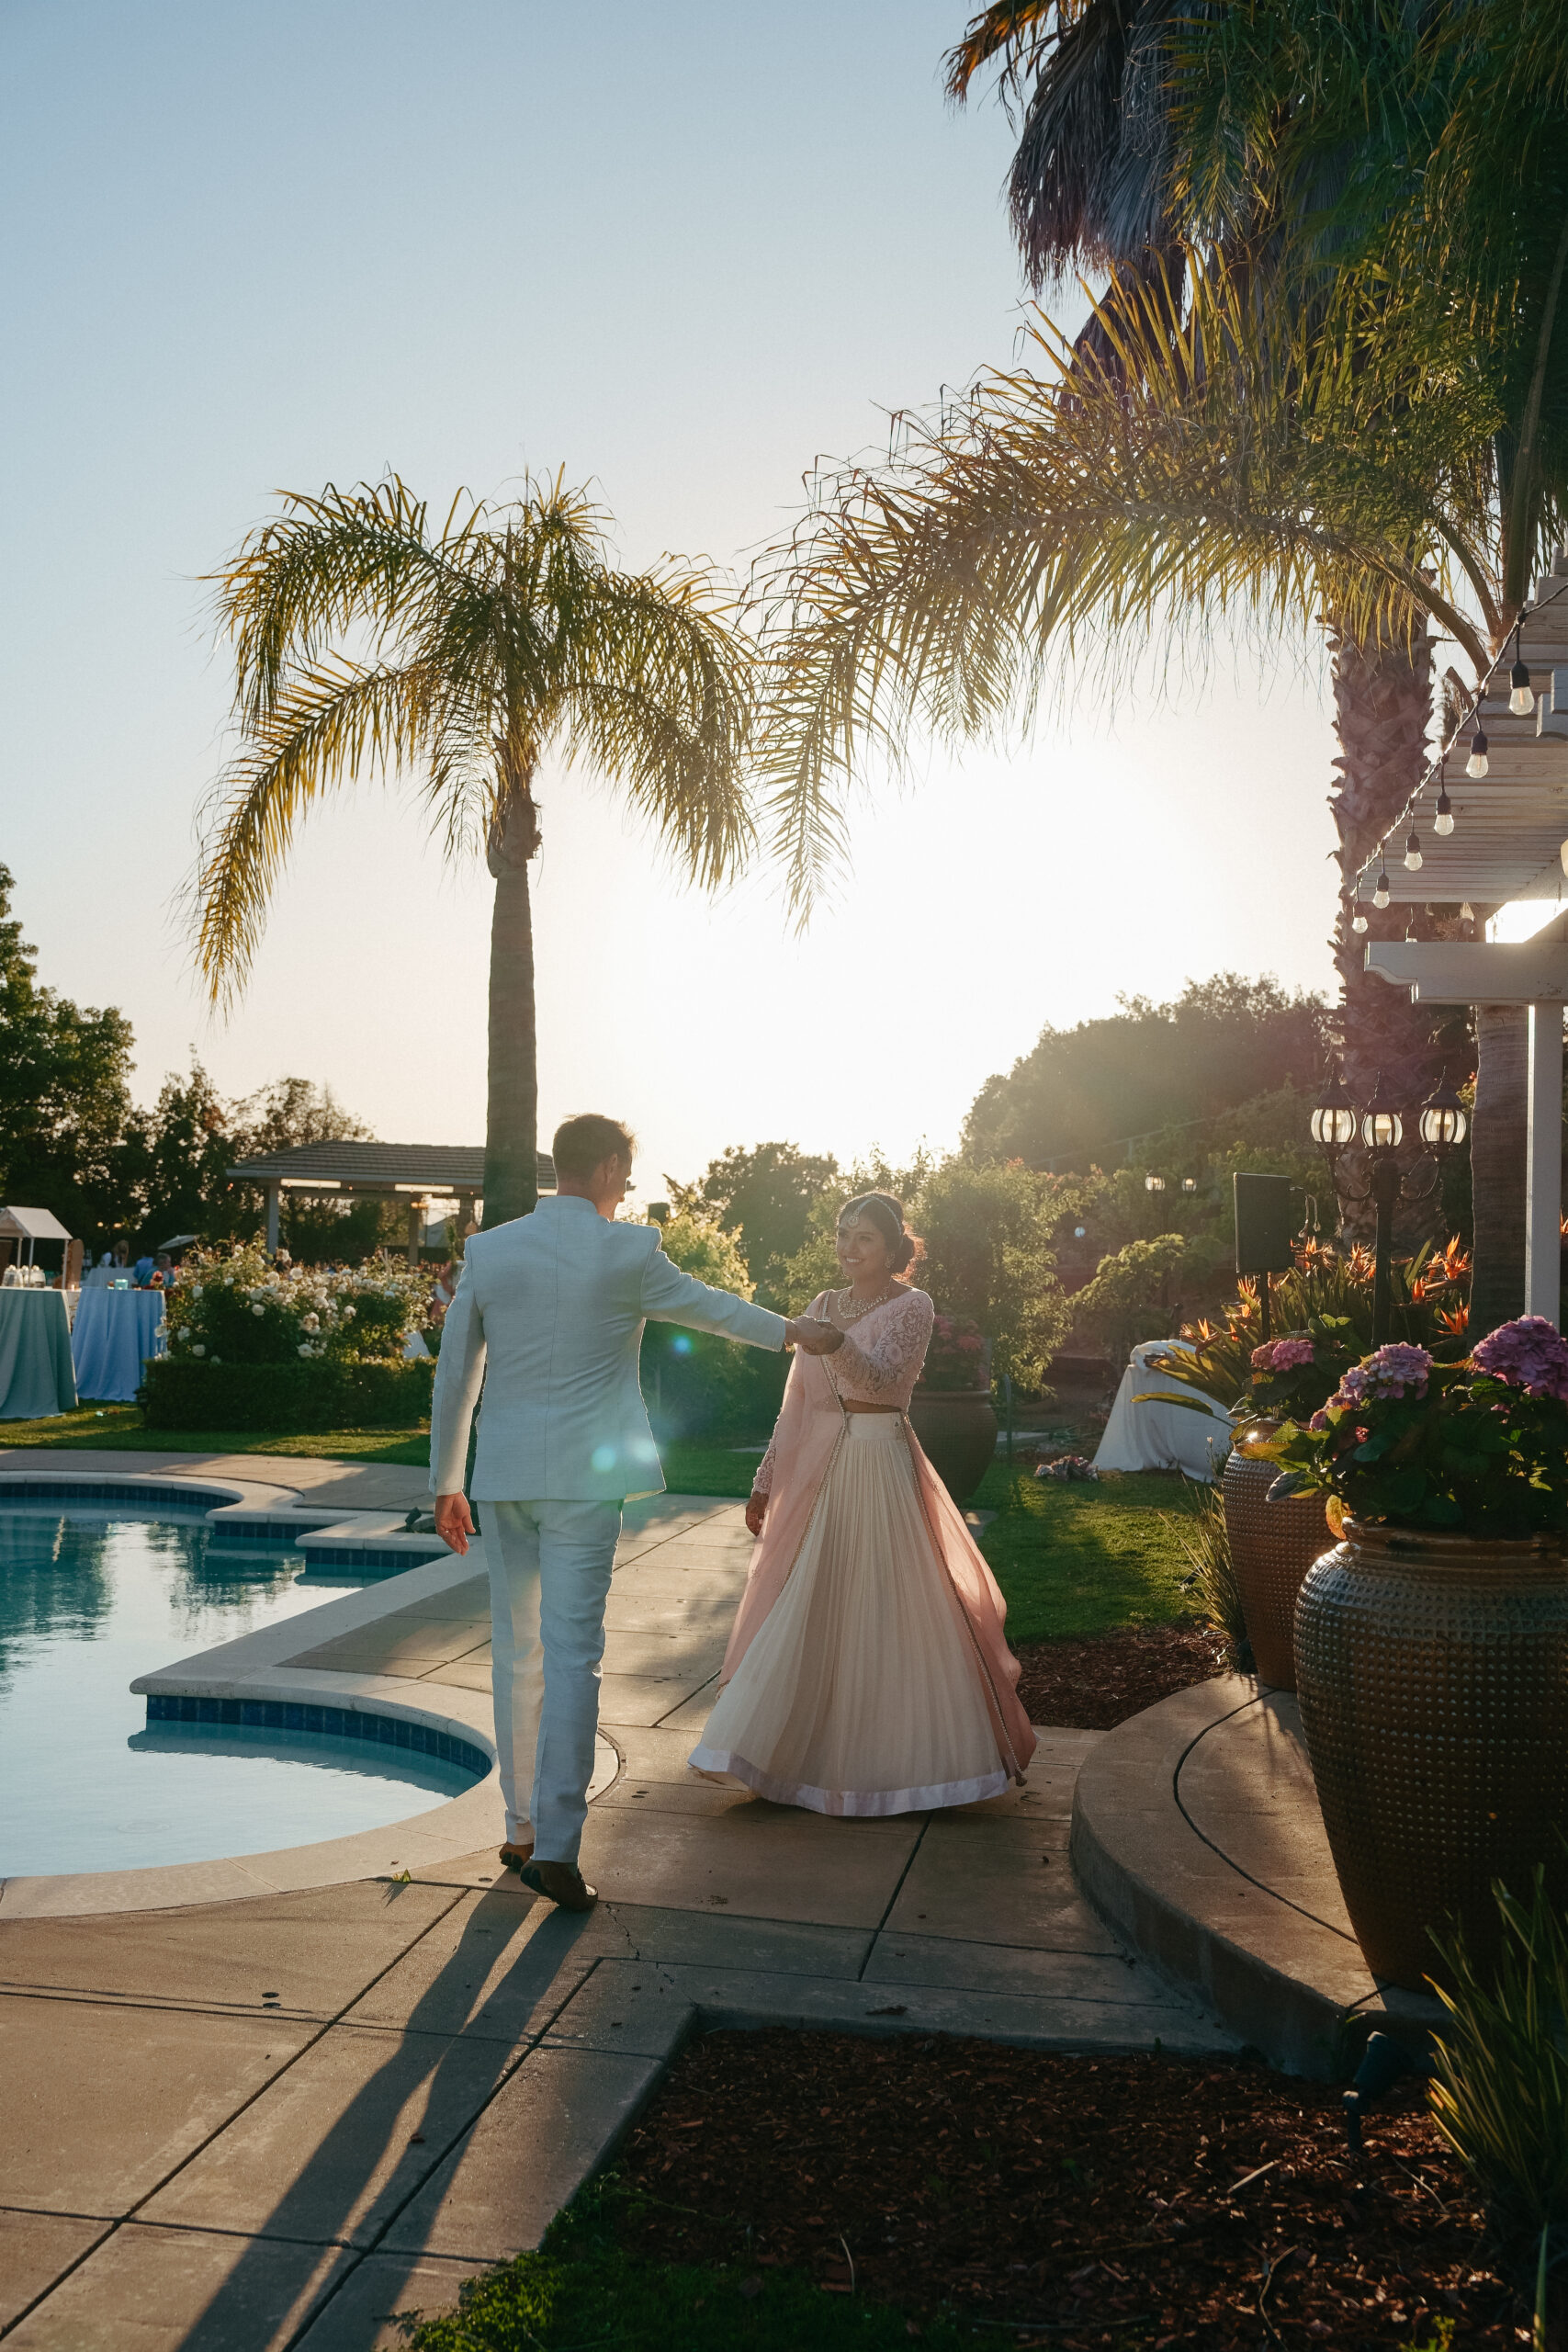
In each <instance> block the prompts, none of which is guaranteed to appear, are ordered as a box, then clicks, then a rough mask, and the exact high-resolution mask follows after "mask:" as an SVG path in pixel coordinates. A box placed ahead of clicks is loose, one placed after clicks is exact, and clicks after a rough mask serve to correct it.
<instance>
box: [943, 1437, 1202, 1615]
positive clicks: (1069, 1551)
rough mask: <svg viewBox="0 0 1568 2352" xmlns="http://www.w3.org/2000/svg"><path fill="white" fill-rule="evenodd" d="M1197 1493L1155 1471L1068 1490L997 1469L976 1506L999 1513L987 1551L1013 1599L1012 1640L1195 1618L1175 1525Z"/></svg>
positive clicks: (983, 1545)
mask: <svg viewBox="0 0 1568 2352" xmlns="http://www.w3.org/2000/svg"><path fill="white" fill-rule="evenodd" d="M1198 1491H1199V1490H1198V1489H1197V1488H1195V1487H1191V1486H1190V1485H1189V1484H1188V1482H1187V1481H1186V1480H1185V1479H1183V1478H1171V1477H1160V1476H1152V1475H1150V1474H1148V1473H1146V1472H1129V1473H1126V1474H1122V1473H1116V1472H1113V1473H1111V1475H1110V1476H1107V1477H1105V1478H1102V1479H1101V1480H1100V1483H1099V1485H1098V1486H1096V1485H1092V1484H1090V1483H1089V1481H1088V1480H1086V1481H1085V1482H1084V1484H1083V1485H1081V1486H1078V1485H1070V1486H1067V1485H1062V1486H1059V1485H1058V1484H1057V1483H1056V1481H1055V1479H1053V1478H1036V1477H1034V1476H1032V1474H1031V1473H1027V1472H1019V1473H1017V1474H1010V1473H1009V1472H1008V1470H1007V1469H1006V1468H1005V1467H1004V1466H1002V1465H1001V1464H993V1466H992V1467H991V1469H989V1470H988V1471H987V1473H986V1476H985V1478H984V1480H983V1482H982V1484H981V1487H980V1491H979V1493H978V1495H977V1496H976V1503H977V1504H978V1505H979V1506H980V1507H981V1508H982V1509H987V1510H994V1511H996V1512H997V1514H998V1516H997V1517H996V1518H995V1519H994V1520H992V1521H991V1523H990V1525H989V1526H988V1527H987V1528H986V1529H985V1530H984V1531H983V1532H982V1533H981V1536H980V1549H981V1551H982V1552H984V1554H985V1555H986V1557H987V1560H988V1561H989V1562H990V1564H991V1571H992V1574H993V1575H994V1576H995V1577H996V1579H997V1582H998V1584H999V1585H1000V1587H1001V1589H1002V1591H1003V1593H1004V1595H1005V1596H1006V1599H1007V1604H1008V1638H1009V1640H1010V1641H1012V1642H1040V1641H1060V1640H1063V1639H1065V1638H1066V1636H1068V1635H1070V1634H1105V1633H1110V1632H1111V1631H1113V1630H1114V1628H1115V1627H1116V1626H1118V1625H1135V1624H1158V1623H1164V1622H1166V1621H1168V1620H1169V1619H1170V1618H1173V1617H1185V1616H1188V1615H1190V1613H1191V1609H1192V1600H1191V1596H1190V1594H1189V1593H1188V1592H1186V1591H1185V1590H1184V1589H1183V1586H1182V1578H1183V1577H1185V1576H1186V1574H1187V1573H1188V1570H1187V1567H1186V1564H1185V1562H1184V1561H1183V1559H1182V1556H1181V1553H1180V1550H1179V1544H1178V1541H1177V1531H1176V1529H1175V1528H1174V1527H1173V1526H1172V1524H1171V1521H1172V1519H1173V1518H1175V1517H1176V1515H1177V1514H1180V1515H1181V1516H1183V1517H1185V1516H1187V1515H1189V1514H1190V1513H1191V1512H1192V1511H1193V1510H1195V1509H1196V1508H1197V1495H1198Z"/></svg>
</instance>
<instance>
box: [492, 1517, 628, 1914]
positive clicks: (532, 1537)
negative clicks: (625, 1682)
mask: <svg viewBox="0 0 1568 2352" xmlns="http://www.w3.org/2000/svg"><path fill="white" fill-rule="evenodd" d="M481 1517H482V1519H483V1521H484V1545H485V1555H486V1558H487V1560H488V1562H489V1566H490V1621H491V1687H492V1689H493V1691H494V1694H495V1741H496V1753H497V1756H498V1758H499V1760H500V1765H501V1791H502V1797H503V1799H504V1801H505V1804H506V1835H507V1838H508V1841H509V1842H521V1843H522V1844H525V1845H526V1844H527V1843H528V1841H529V1839H530V1838H531V1839H532V1840H533V1843H534V1851H535V1853H536V1855H537V1857H538V1859H539V1860H540V1861H542V1862H544V1861H548V1862H570V1863H571V1864H572V1866H573V1868H575V1867H576V1863H577V1856H578V1849H579V1848H580V1846H581V1842H582V1825H583V1823H584V1821H585V1820H586V1819H587V1817H588V1783H589V1781H591V1780H592V1777H593V1743H594V1735H595V1734H596V1733H597V1731H598V1728H599V1661H600V1659H601V1658H602V1657H604V1603H605V1600H606V1599H607V1597H608V1595H609V1590H610V1574H611V1570H612V1569H613V1568H614V1566H615V1543H616V1539H617V1537H618V1536H619V1534H620V1532H621V1506H620V1504H619V1503H618V1502H513V1503H498V1502H487V1503H486V1504H485V1505H484V1507H483V1510H482V1512H481ZM546 1658H548V1660H549V1670H548V1672H546V1667H545V1660H546Z"/></svg>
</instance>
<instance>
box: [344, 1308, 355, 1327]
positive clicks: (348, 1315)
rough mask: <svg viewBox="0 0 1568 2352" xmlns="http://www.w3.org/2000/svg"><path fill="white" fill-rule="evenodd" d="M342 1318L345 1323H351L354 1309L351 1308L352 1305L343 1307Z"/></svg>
mask: <svg viewBox="0 0 1568 2352" xmlns="http://www.w3.org/2000/svg"><path fill="white" fill-rule="evenodd" d="M343 1319H344V1322H345V1323H352V1322H353V1320H354V1309H353V1307H352V1306H345V1307H344V1310H343Z"/></svg>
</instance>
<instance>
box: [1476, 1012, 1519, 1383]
mask: <svg viewBox="0 0 1568 2352" xmlns="http://www.w3.org/2000/svg"><path fill="white" fill-rule="evenodd" d="M1475 1034H1476V1040H1477V1043H1478V1044H1479V1046H1480V1048H1481V1054H1480V1060H1479V1062H1478V1065H1477V1068H1476V1073H1475V1124H1474V1126H1473V1128H1472V1133H1471V1140H1470V1165H1471V1171H1472V1181H1473V1183H1474V1187H1475V1212H1474V1214H1475V1266H1474V1271H1473V1272H1472V1275H1471V1283H1470V1329H1469V1334H1468V1336H1469V1339H1470V1340H1471V1343H1472V1345H1473V1344H1474V1342H1475V1341H1476V1340H1483V1339H1484V1338H1485V1337H1486V1334H1487V1332H1488V1331H1495V1329H1497V1326H1498V1324H1499V1323H1508V1322H1511V1321H1512V1320H1513V1317H1515V1316H1516V1315H1522V1314H1523V1313H1524V1311H1525V1149H1526V1129H1527V1126H1528V1125H1529V1082H1528V1081H1529V1072H1528V1069H1527V1059H1528V1042H1527V1041H1528V1035H1529V1007H1528V1006H1527V1005H1523V1004H1480V1005H1477V1006H1476V1008H1475Z"/></svg>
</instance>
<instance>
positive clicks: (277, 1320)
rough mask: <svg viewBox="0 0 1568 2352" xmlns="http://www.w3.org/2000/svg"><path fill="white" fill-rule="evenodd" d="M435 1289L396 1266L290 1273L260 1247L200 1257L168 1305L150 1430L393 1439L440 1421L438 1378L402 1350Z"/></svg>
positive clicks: (151, 1382) (148, 1395)
mask: <svg viewBox="0 0 1568 2352" xmlns="http://www.w3.org/2000/svg"><path fill="white" fill-rule="evenodd" d="M430 1292H431V1280H430V1276H429V1275H428V1274H427V1273H424V1272H422V1271H420V1270H419V1269H417V1268H415V1267H412V1266H404V1265H400V1264H398V1263H397V1262H396V1261H394V1260H390V1259H386V1260H380V1261H376V1262H375V1263H373V1264H371V1265H367V1266H355V1267H349V1268H344V1269H342V1270H333V1271H332V1272H325V1271H322V1270H320V1269H317V1268H307V1269H302V1270H300V1271H299V1272H284V1271H282V1270H281V1269H279V1268H278V1267H276V1266H275V1265H273V1264H272V1263H271V1262H270V1261H269V1260H268V1258H267V1257H266V1254H265V1251H264V1250H259V1249H257V1248H255V1247H254V1246H251V1247H246V1248H242V1249H237V1250H226V1251H219V1250H192V1251H191V1252H190V1253H189V1255H188V1256H187V1257H186V1261H185V1264H184V1267H183V1268H182V1270H181V1274H180V1281H179V1284H178V1287H177V1288H176V1290H175V1293H174V1295H173V1296H172V1298H171V1299H170V1301H169V1309H168V1330H169V1351H168V1354H167V1355H166V1356H163V1357H160V1358H159V1359H157V1360H156V1361H155V1362H154V1363H150V1364H149V1365H148V1366H147V1371H146V1377H145V1380H144V1383H143V1386H142V1389H141V1397H140V1399H139V1401H140V1402H141V1406H142V1408H143V1412H144V1414H145V1417H146V1420H147V1425H148V1427H149V1428H150V1429H207V1430H268V1429H270V1430H321V1429H333V1428H342V1429H395V1428H398V1427H406V1426H407V1425H408V1424H409V1423H411V1422H414V1421H418V1420H421V1419H423V1418H424V1417H425V1415H427V1414H428V1412H429V1410H430V1385H431V1377H432V1373H433V1369H434V1368H433V1366H432V1365H431V1364H430V1363H427V1362H423V1361H416V1362H412V1363H410V1362H406V1361H405V1360H404V1357H403V1347H404V1343H405V1341H406V1340H407V1338H408V1336H409V1334H410V1332H412V1331H417V1330H419V1329H421V1328H422V1327H423V1325H424V1324H425V1322H426V1321H427V1320H428V1318H429V1312H430Z"/></svg>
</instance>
